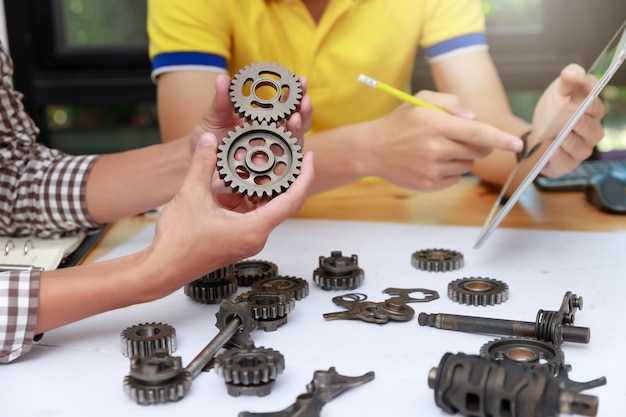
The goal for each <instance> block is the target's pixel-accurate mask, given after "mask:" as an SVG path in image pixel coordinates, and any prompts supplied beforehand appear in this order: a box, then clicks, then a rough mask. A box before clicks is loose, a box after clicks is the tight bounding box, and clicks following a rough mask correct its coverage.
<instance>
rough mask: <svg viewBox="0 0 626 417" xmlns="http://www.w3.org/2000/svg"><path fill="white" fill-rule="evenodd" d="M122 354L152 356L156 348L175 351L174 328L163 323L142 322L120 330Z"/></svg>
mask: <svg viewBox="0 0 626 417" xmlns="http://www.w3.org/2000/svg"><path fill="white" fill-rule="evenodd" d="M121 339H122V355H124V356H126V357H129V358H130V357H131V356H133V355H137V356H139V357H146V356H152V355H153V354H154V351H155V350H156V349H167V351H168V352H169V353H173V352H174V351H176V330H175V329H174V327H172V326H170V325H169V324H165V323H142V324H136V325H134V326H130V327H127V328H126V329H124V330H123V331H122V334H121Z"/></svg>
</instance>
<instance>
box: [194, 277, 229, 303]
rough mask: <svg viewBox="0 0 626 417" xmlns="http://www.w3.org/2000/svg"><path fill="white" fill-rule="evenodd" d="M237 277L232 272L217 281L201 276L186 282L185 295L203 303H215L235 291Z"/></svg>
mask: <svg viewBox="0 0 626 417" xmlns="http://www.w3.org/2000/svg"><path fill="white" fill-rule="evenodd" d="M237 289H238V286H237V277H236V276H235V275H234V274H232V275H229V276H227V277H226V278H224V279H221V280H219V281H208V280H205V279H203V278H200V279H197V280H195V281H192V282H190V283H189V284H186V285H185V286H184V288H183V291H184V292H185V295H186V296H188V297H189V298H191V299H192V300H194V301H197V302H199V303H205V304H217V303H219V302H220V301H221V300H223V299H226V298H228V297H230V296H231V295H233V294H234V293H236V292H237Z"/></svg>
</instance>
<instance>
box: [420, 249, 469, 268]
mask: <svg viewBox="0 0 626 417" xmlns="http://www.w3.org/2000/svg"><path fill="white" fill-rule="evenodd" d="M411 265H413V267H415V268H417V269H419V270H422V271H428V272H448V271H456V270H457V269H461V268H462V267H463V265H464V257H463V254H462V253H460V252H457V251H454V250H450V249H424V250H420V251H417V252H414V253H413V255H411Z"/></svg>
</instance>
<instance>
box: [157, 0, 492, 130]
mask: <svg viewBox="0 0 626 417" xmlns="http://www.w3.org/2000/svg"><path fill="white" fill-rule="evenodd" d="M483 32H484V17H483V14H482V11H481V8H480V1H479V0H393V1H388V0H330V2H329V4H328V7H327V9H326V11H325V12H324V15H323V16H322V19H321V20H320V22H319V24H318V25H316V24H315V22H314V21H313V19H312V17H311V15H310V14H309V12H308V10H307V8H306V6H305V5H304V3H302V2H301V1H300V0H236V1H234V0H184V1H170V0H149V1H148V34H149V36H150V57H151V59H152V63H153V78H155V79H156V77H158V75H159V74H161V73H164V72H169V71H184V70H198V69H202V70H213V71H215V70H217V71H228V73H230V75H231V76H233V75H234V74H236V73H237V72H238V71H239V70H240V69H242V68H244V67H245V66H246V65H250V64H252V63H260V62H270V63H277V64H281V65H283V66H285V67H286V68H288V69H290V70H291V71H293V72H294V73H296V75H304V76H306V77H307V79H308V81H309V83H308V89H307V94H308V95H309V96H310V97H311V101H312V103H313V108H314V112H313V128H312V131H320V130H326V129H331V128H335V127H338V126H341V125H345V124H351V123H357V122H361V121H365V120H371V119H375V118H378V117H381V116H383V115H385V114H387V113H389V112H390V111H391V110H392V109H394V108H395V107H397V106H398V105H399V104H400V103H399V102H398V100H397V99H395V98H393V97H390V96H388V95H387V94H384V93H382V92H380V91H377V90H375V89H372V88H369V87H367V86H365V85H363V84H362V83H360V82H359V81H358V76H359V74H365V75H368V76H370V77H372V78H375V79H377V80H379V81H382V82H385V83H387V84H390V85H393V86H395V87H397V88H400V89H403V90H407V91H408V90H409V87H410V80H411V74H412V70H413V63H414V60H415V55H416V53H417V49H418V47H419V48H422V49H424V50H425V51H426V53H427V55H428V59H431V60H437V59H442V58H444V57H445V56H446V55H447V54H451V53H458V52H459V51H462V50H466V49H468V48H486V42H485V38H484V36H483Z"/></svg>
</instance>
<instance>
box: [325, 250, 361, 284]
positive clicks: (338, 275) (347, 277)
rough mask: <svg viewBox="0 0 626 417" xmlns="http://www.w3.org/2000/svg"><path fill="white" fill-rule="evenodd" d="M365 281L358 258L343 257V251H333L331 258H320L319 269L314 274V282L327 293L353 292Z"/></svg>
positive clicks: (354, 256)
mask: <svg viewBox="0 0 626 417" xmlns="http://www.w3.org/2000/svg"><path fill="white" fill-rule="evenodd" d="M364 279H365V276H364V272H363V270H362V269H361V268H359V258H358V256H356V255H352V256H351V257H347V256H343V255H342V253H341V251H332V252H331V253H330V257H326V256H320V257H319V267H318V268H317V269H316V270H315V271H314V272H313V282H314V283H316V284H317V285H319V287H320V288H321V289H323V290H326V291H328V290H353V289H355V288H356V287H358V286H359V285H361V284H362V283H363V280H364Z"/></svg>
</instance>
